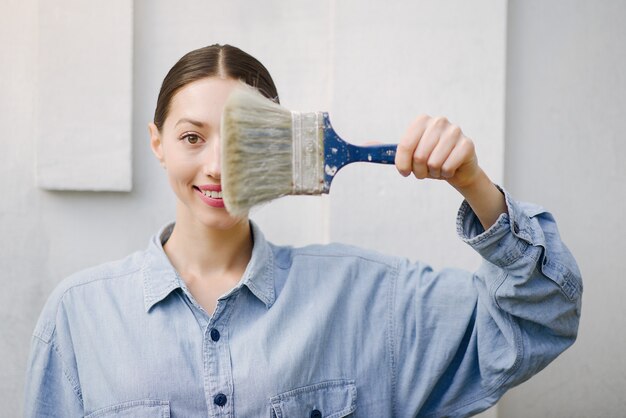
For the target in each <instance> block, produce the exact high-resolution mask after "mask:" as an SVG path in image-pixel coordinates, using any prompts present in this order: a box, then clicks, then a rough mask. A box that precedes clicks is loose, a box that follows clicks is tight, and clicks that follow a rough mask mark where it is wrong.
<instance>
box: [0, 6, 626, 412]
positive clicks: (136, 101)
mask: <svg viewBox="0 0 626 418" xmlns="http://www.w3.org/2000/svg"><path fill="white" fill-rule="evenodd" d="M68 1H69V0H68ZM128 1H131V0H128ZM62 4H63V2H62V1H59V5H60V6H59V7H61V5H62ZM133 5H134V19H133V28H132V29H133V34H134V40H133V70H132V71H133V73H132V77H133V90H132V94H133V96H132V107H133V112H132V113H133V115H132V117H133V122H132V144H131V145H132V151H133V152H132V168H133V174H132V184H133V189H132V191H131V192H129V193H121V192H73V191H66V192H58V191H57V192H51V191H44V190H42V189H40V188H38V187H36V185H35V162H34V158H35V157H34V156H35V155H36V144H37V141H35V134H36V132H41V130H42V127H37V126H34V125H35V121H36V120H37V118H36V117H35V115H34V109H35V108H36V104H37V103H38V100H39V95H40V90H39V89H38V86H37V79H38V72H39V71H41V68H39V67H38V64H39V61H38V57H39V54H38V37H39V25H38V16H39V12H40V9H39V7H38V2H37V0H0V11H1V12H0V126H2V127H3V130H2V133H3V135H2V137H1V138H0V144H2V148H1V151H0V174H1V175H0V192H1V193H2V199H0V230H1V231H2V237H3V240H2V241H0V271H1V272H2V273H0V274H1V278H2V285H3V291H2V292H0V402H1V404H2V405H3V407H2V412H0V415H1V416H7V417H13V416H19V415H20V413H21V412H20V411H21V408H22V405H21V402H22V386H23V382H24V367H25V363H26V358H27V355H28V346H29V340H30V333H31V331H32V328H33V326H34V323H35V321H36V318H37V316H38V314H39V312H40V310H41V307H42V305H43V303H44V301H45V299H46V297H47V296H48V294H49V293H50V291H51V290H52V289H53V287H54V286H55V285H56V284H57V283H58V282H59V281H60V280H61V279H62V278H63V277H65V276H67V275H68V274H70V273H72V272H74V271H76V270H79V269H82V268H84V267H88V266H91V265H94V264H96V263H100V262H105V261H108V260H112V259H115V258H119V257H123V256H125V255H126V254H128V253H130V252H131V251H134V250H136V249H140V248H144V247H145V245H146V243H147V240H148V238H149V236H150V235H151V234H152V233H154V231H155V230H156V229H157V228H158V227H159V226H160V225H162V224H163V223H164V222H166V221H168V220H170V219H171V218H173V216H174V195H173V194H172V193H171V191H170V190H169V186H168V184H167V181H166V179H165V177H164V174H163V172H162V170H161V169H160V167H159V165H158V164H157V163H156V160H155V159H154V158H153V156H152V154H151V153H150V151H149V148H148V136H147V130H146V124H147V122H148V121H149V120H150V119H151V116H152V112H153V109H154V104H155V101H156V95H157V93H158V88H159V85H160V82H161V80H162V78H163V76H164V75H165V73H166V71H167V70H168V69H169V67H170V66H171V65H172V64H173V63H174V62H175V61H176V60H177V59H178V58H179V57H180V56H181V55H182V54H184V53H185V52H187V51H189V50H191V49H193V48H197V47H200V46H204V45H207V44H210V43H214V42H219V43H232V44H234V45H237V46H240V47H242V48H243V49H244V50H247V51H249V52H250V53H252V54H253V55H255V56H257V57H258V58H259V59H260V60H261V61H262V62H264V64H265V65H266V66H267V67H268V68H269V69H270V71H271V72H272V74H273V76H274V78H275V80H276V83H277V85H278V88H279V92H280V93H281V100H282V102H283V103H284V104H285V105H286V106H287V107H290V108H293V109H297V110H328V111H330V114H331V118H332V120H333V124H334V126H335V128H336V129H337V131H338V132H339V133H340V134H341V135H343V136H344V137H345V138H346V139H349V140H351V141H353V142H356V143H359V142H364V141H367V140H372V139H374V140H383V141H395V140H396V138H397V137H398V136H399V135H400V134H401V133H402V131H403V130H404V129H405V127H406V125H407V124H408V123H409V122H410V120H411V118H412V117H414V116H416V115H417V114H419V113H422V112H426V113H430V114H433V115H436V114H443V115H447V116H448V117H449V118H450V119H451V120H452V121H454V122H456V123H458V124H459V125H460V126H461V127H462V128H463V129H464V131H465V132H466V133H467V134H468V135H469V136H471V137H472V138H474V139H475V142H476V146H477V150H478V154H479V158H480V161H481V164H482V165H483V166H484V167H485V168H486V170H487V171H488V173H489V174H490V175H491V176H492V178H493V179H494V181H497V182H500V183H502V182H503V181H504V182H505V184H506V185H507V186H508V187H509V188H510V189H511V190H512V191H513V192H514V194H515V195H516V196H517V197H519V198H521V199H526V200H534V201H537V202H540V203H542V204H544V205H545V206H546V207H548V208H550V209H551V210H552V211H553V212H554V213H555V214H556V215H557V218H558V220H559V221H560V226H561V230H562V233H563V236H564V237H565V238H566V240H567V242H568V243H569V246H570V248H571V249H572V250H573V251H574V253H575V255H577V257H578V259H579V260H580V264H581V267H582V270H583V273H584V274H585V277H586V279H587V281H586V283H585V286H586V287H585V289H586V293H585V305H584V310H583V312H584V315H585V316H584V317H583V324H582V329H581V335H580V340H579V342H578V343H577V344H576V345H575V346H574V347H573V348H572V349H571V350H570V351H569V352H567V353H566V354H565V355H564V356H563V357H561V358H560V359H558V360H557V362H556V363H555V364H554V365H552V366H550V367H549V368H548V369H547V370H545V371H544V372H542V373H540V374H539V375H538V376H537V377H536V378H534V379H532V380H531V381H529V382H528V383H525V384H523V385H522V386H520V387H519V388H518V389H515V390H514V391H512V392H511V393H510V394H509V395H507V396H506V398H505V399H504V400H503V401H502V402H501V403H500V405H499V407H498V416H500V417H514V416H555V417H556V416H563V417H569V416H581V417H583V416H586V417H588V416H619V414H620V413H621V410H622V409H623V408H624V407H625V406H626V404H625V403H624V402H625V401H624V396H623V395H620V394H621V392H620V391H619V389H620V385H621V386H622V387H623V386H624V383H625V382H624V376H626V365H625V364H624V361H623V360H619V359H621V358H622V357H620V356H619V352H620V348H622V347H624V336H623V334H620V333H619V332H618V331H616V330H615V327H610V326H609V325H608V324H613V323H616V324H617V329H619V327H620V325H623V323H624V317H625V315H624V313H625V312H624V308H621V307H620V306H618V303H619V302H618V299H619V298H618V295H619V291H620V290H622V291H623V290H624V285H623V284H621V283H620V280H619V277H618V276H617V275H616V274H615V272H616V271H615V270H616V269H615V266H616V260H617V252H618V251H619V249H620V248H621V246H620V244H619V241H618V235H617V234H618V231H619V228H620V226H621V225H620V223H619V219H618V218H617V217H618V215H619V214H620V213H621V212H623V206H624V202H625V199H624V192H622V191H621V189H620V188H619V185H618V184H617V182H618V180H620V179H622V178H624V169H623V167H622V166H621V165H620V159H619V155H620V153H619V151H620V150H622V149H623V147H624V146H623V145H621V143H618V141H617V132H618V129H619V127H621V126H622V125H623V124H624V121H623V118H621V119H620V118H619V116H618V115H619V114H620V111H621V112H622V113H623V111H624V110H625V109H624V100H625V97H626V95H625V94H624V93H625V92H624V82H625V80H624V76H623V71H620V66H621V67H624V63H625V62H624V61H625V59H624V55H623V52H622V50H624V49H625V48H624V47H623V46H622V45H620V39H626V37H625V36H624V35H625V34H624V29H623V27H622V26H620V25H619V22H620V19H621V18H622V17H624V16H625V12H626V8H625V6H624V4H623V2H622V3H617V2H608V1H606V2H592V1H591V0H588V1H584V2H582V1H576V2H574V1H567V2H566V1H551V2H545V1H544V2H541V1H538V0H535V1H529V0H523V1H522V0H519V1H511V2H509V5H508V7H509V11H508V24H507V2H505V1H494V0H481V1H472V2H466V1H461V0H445V1H442V0H421V1H409V0H406V1H397V2H393V3H389V2H385V4H383V2H378V3H373V4H372V3H367V4H366V3H364V2H362V1H357V0H341V1H338V0H324V1H318V0H315V1H300V2H284V1H280V0H272V1H267V2H264V6H263V7H257V6H255V7H253V8H252V9H250V2H246V1H243V0H240V1H201V0H183V1H179V2H176V3H175V4H174V2H169V1H154V0H152V1H150V0H135V1H134V2H133ZM39 17H40V16H39ZM44 17H45V16H44ZM507 33H508V41H507ZM620 35H621V36H620ZM77 36H79V34H77ZM622 43H623V42H622ZM620 46H621V48H620ZM507 62H508V64H507ZM505 64H506V65H505ZM66 87H67V88H72V86H66ZM505 94H506V95H505ZM505 97H506V102H505ZM50 111H51V112H53V111H61V110H59V109H56V110H55V109H50ZM94 128H97V122H96V121H94ZM505 131H506V142H505V140H504V138H505V135H504V133H505ZM596 138H598V139H599V141H598V139H596ZM40 139H41V138H40ZM590 144H593V145H594V146H591V145H590ZM505 145H506V158H504V157H503V156H504V155H505ZM590 160H591V161H590ZM344 170H345V171H342V172H341V173H340V174H339V175H338V177H337V179H336V180H335V183H334V184H333V189H332V192H331V195H330V196H326V197H322V198H311V197H293V198H285V199H281V200H279V201H277V202H275V203H272V204H269V205H266V206H264V207H262V208H260V209H259V210H256V211H255V212H254V213H253V218H254V219H255V220H256V221H257V222H258V223H260V224H261V226H262V228H263V229H264V230H265V232H266V235H267V236H268V237H269V238H270V239H271V240H273V241H275V242H277V243H291V244H295V245H301V244H306V243H310V242H328V241H343V242H349V243H357V244H359V245H362V246H366V247H370V248H374V249H378V250H381V251H385V252H388V253H395V254H400V255H405V256H407V257H410V258H411V259H418V258H419V259H421V260H425V261H429V262H431V263H432V264H433V265H434V266H435V267H442V266H444V265H452V266H457V267H464V268H470V269H471V268H474V267H475V266H476V265H477V263H478V262H479V260H478V258H477V257H476V256H475V254H473V253H472V252H471V251H470V250H469V249H468V248H467V247H465V246H464V245H463V244H462V243H460V242H459V241H458V240H457V239H456V236H455V232H454V216H455V211H456V208H457V207H458V204H459V203H460V199H459V197H458V196H457V195H456V194H455V192H454V191H453V190H451V189H450V188H449V187H447V186H446V185H445V184H441V183H439V182H424V183H416V182H415V181H411V180H409V179H403V178H401V177H399V176H398V175H397V174H396V173H394V172H393V169H390V168H389V167H368V166H354V167H348V168H346V169H344ZM607 183H608V184H607ZM612 185H614V186H615V187H611V186H612ZM620 209H622V211H620ZM390 225H391V226H390ZM581 226H584V227H581ZM601 238H602V239H603V240H602V241H601V240H600V239H601ZM611 273H613V274H612V275H611ZM604 324H607V325H604ZM620 361H621V363H619V362H620ZM620 396H621V397H620ZM590 408H591V409H590ZM529 411H532V413H530V412H529ZM577 414H578V415H577ZM486 416H491V417H493V416H495V410H494V409H492V410H491V411H490V412H487V413H486Z"/></svg>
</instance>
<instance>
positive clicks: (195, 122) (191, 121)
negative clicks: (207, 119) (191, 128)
mask: <svg viewBox="0 0 626 418" xmlns="http://www.w3.org/2000/svg"><path fill="white" fill-rule="evenodd" d="M185 122H186V123H190V124H192V125H195V126H197V127H198V128H204V127H205V126H206V124H205V123H204V122H199V121H197V120H193V119H189V118H182V119H179V121H178V122H176V125H174V126H178V125H180V124H181V123H185Z"/></svg>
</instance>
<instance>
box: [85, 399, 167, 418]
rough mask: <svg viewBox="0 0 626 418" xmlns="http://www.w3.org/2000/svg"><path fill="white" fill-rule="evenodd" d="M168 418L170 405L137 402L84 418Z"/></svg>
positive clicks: (123, 404) (152, 401) (110, 408)
mask: <svg viewBox="0 0 626 418" xmlns="http://www.w3.org/2000/svg"><path fill="white" fill-rule="evenodd" d="M106 417H116V418H126V417H128V418H157V417H158V418H170V404H169V402H166V401H155V400H147V399H144V400H138V401H130V402H123V403H121V404H118V405H113V406H109V407H106V408H102V409H99V410H97V411H95V412H92V413H91V414H89V415H87V416H86V417H85V418H106Z"/></svg>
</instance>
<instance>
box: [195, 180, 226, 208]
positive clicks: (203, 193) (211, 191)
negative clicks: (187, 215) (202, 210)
mask: <svg viewBox="0 0 626 418" xmlns="http://www.w3.org/2000/svg"><path fill="white" fill-rule="evenodd" d="M193 189H194V191H195V192H196V193H197V194H198V195H199V196H200V199H201V200H202V201H203V202H204V203H206V204H207V205H209V206H212V207H214V208H223V207H224V201H223V200H222V187H221V186H220V185H219V184H209V185H206V186H200V187H198V186H193Z"/></svg>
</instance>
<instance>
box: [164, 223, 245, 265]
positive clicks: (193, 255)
mask: <svg viewBox="0 0 626 418" xmlns="http://www.w3.org/2000/svg"><path fill="white" fill-rule="evenodd" d="M163 248H164V250H165V253H166V254H167V255H168V257H169V259H170V261H171V262H172V265H173V266H174V268H176V270H177V271H178V272H179V273H181V274H183V275H185V274H186V273H191V274H193V275H194V276H197V277H213V276H215V275H221V274H223V273H226V272H241V274H243V271H244V270H245V268H246V266H247V265H248V262H249V261H250V258H251V256H252V233H251V232H250V225H249V223H248V219H247V218H244V219H242V220H241V221H240V222H238V223H236V224H234V225H233V226H232V227H230V228H228V229H217V228H210V227H207V226H205V225H203V224H201V223H199V222H197V221H196V220H195V219H189V218H187V217H184V216H177V217H176V225H175V226H174V230H173V231H172V235H171V236H170V238H169V239H168V240H167V242H166V243H165V245H164V247H163Z"/></svg>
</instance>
